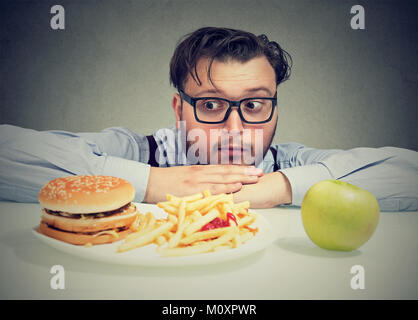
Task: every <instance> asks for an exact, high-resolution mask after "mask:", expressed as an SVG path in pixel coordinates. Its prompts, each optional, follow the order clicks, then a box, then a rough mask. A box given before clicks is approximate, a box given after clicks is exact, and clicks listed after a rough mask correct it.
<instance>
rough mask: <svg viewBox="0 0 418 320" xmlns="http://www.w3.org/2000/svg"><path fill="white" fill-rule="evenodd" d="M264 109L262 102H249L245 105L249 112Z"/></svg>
mask: <svg viewBox="0 0 418 320" xmlns="http://www.w3.org/2000/svg"><path fill="white" fill-rule="evenodd" d="M262 107H263V103H262V102H260V101H248V102H247V103H246V104H245V108H246V109H248V110H249V111H257V110H260V109H262Z"/></svg>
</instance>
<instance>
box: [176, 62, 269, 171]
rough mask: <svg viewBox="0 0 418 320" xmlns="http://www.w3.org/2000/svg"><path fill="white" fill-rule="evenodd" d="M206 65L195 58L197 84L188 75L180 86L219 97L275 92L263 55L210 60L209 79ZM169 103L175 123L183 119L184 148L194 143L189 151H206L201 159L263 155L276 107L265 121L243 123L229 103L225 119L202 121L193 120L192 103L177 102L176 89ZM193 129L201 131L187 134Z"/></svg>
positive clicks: (234, 161)
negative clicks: (185, 136) (185, 139)
mask: <svg viewBox="0 0 418 320" xmlns="http://www.w3.org/2000/svg"><path fill="white" fill-rule="evenodd" d="M208 66H209V60H208V59H205V58H202V59H200V60H199V61H198V63H197V68H196V69H197V74H198V76H199V79H200V81H201V85H199V84H198V83H197V82H196V81H195V80H194V79H193V78H192V77H190V76H189V77H188V79H187V81H186V84H185V87H184V92H185V93H186V94H187V95H189V96H191V97H193V98H199V97H219V98H224V99H228V100H232V101H239V100H242V99H246V98H251V97H266V98H272V97H273V96H274V94H275V92H276V78H275V73H274V70H273V68H272V66H271V65H270V63H269V62H268V60H267V58H266V57H265V56H261V57H256V58H253V59H251V60H249V61H247V62H244V63H241V62H239V61H236V60H232V59H229V60H227V61H225V62H221V61H218V60H214V61H213V63H212V66H211V80H212V81H210V80H209V79H208V76H207V70H208ZM172 106H173V109H174V111H175V115H176V120H177V123H178V121H180V120H182V121H185V124H186V132H187V137H188V138H187V139H188V140H187V150H189V149H191V148H192V147H193V146H194V147H193V149H192V150H193V153H194V151H195V150H197V154H196V156H200V155H199V152H206V157H205V159H207V161H208V162H211V163H223V164H225V163H229V164H247V165H249V164H254V160H253V163H248V159H254V158H258V159H260V156H261V158H263V157H264V155H265V153H266V152H267V150H268V148H269V146H270V144H271V141H272V139H273V136H274V133H275V128H276V123H277V109H276V108H275V110H274V113H273V117H272V119H271V120H270V121H269V122H267V123H262V124H248V123H245V122H243V121H242V120H241V118H240V116H239V113H238V110H237V108H235V107H233V108H232V111H231V113H230V114H229V117H228V119H227V120H226V121H225V122H223V123H219V124H205V123H200V122H198V121H197V120H196V118H195V115H194V110H193V107H192V106H191V105H190V104H189V103H187V102H186V101H183V105H181V99H180V96H179V94H178V93H176V94H174V97H173V101H172ZM192 130H193V131H192ZM195 132H200V133H203V135H202V134H199V135H196V134H190V135H189V133H195ZM214 133H215V134H214ZM219 133H221V134H220V135H219ZM190 136H191V137H192V140H191V141H190ZM196 136H199V137H198V138H196ZM193 137H195V138H193ZM211 137H212V138H211ZM200 140H203V141H200ZM196 146H198V147H197V148H196ZM199 146H200V147H199ZM202 150H203V151H202ZM261 152H262V155H261ZM211 153H212V154H211ZM256 153H258V155H257V154H256ZM188 156H189V154H188ZM249 156H250V157H249ZM237 159H238V161H237ZM244 159H245V161H244ZM214 160H215V161H214ZM225 161H226V162H225Z"/></svg>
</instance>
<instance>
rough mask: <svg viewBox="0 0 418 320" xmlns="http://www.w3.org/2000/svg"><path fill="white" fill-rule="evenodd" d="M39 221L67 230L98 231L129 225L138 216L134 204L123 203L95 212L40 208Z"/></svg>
mask: <svg viewBox="0 0 418 320" xmlns="http://www.w3.org/2000/svg"><path fill="white" fill-rule="evenodd" d="M42 211H43V213H42V217H41V221H42V222H44V223H46V224H47V225H48V226H51V227H54V228H56V229H59V230H65V231H69V232H77V233H78V232H93V233H95V232H99V231H102V230H109V229H117V228H122V227H127V226H130V225H131V224H132V223H133V222H134V221H135V220H136V219H137V216H138V210H137V208H136V207H135V205H133V204H132V205H131V204H128V205H125V206H123V207H122V208H120V209H118V210H113V211H108V212H105V213H104V215H102V214H103V212H101V213H95V214H71V216H68V215H69V214H68V213H64V214H63V213H62V212H54V213H52V214H51V213H49V212H48V211H50V210H48V211H47V210H46V209H43V210H42Z"/></svg>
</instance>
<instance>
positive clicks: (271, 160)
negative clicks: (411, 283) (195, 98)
mask: <svg viewBox="0 0 418 320" xmlns="http://www.w3.org/2000/svg"><path fill="white" fill-rule="evenodd" d="M153 137H154V139H155V141H156V143H157V145H158V147H159V151H160V154H163V155H164V156H165V157H166V159H165V164H163V166H173V165H188V164H189V163H188V162H187V159H185V156H184V148H183V147H184V146H183V145H182V143H181V142H179V141H180V139H176V138H175V139H172V138H173V137H176V130H175V129H160V130H158V131H156V132H154V134H153ZM272 148H273V149H274V150H275V152H274V153H276V154H277V155H276V157H274V155H273V152H272V150H271V149H270V150H269V151H268V152H267V154H266V155H265V157H264V159H263V161H262V162H261V163H260V164H259V165H258V167H261V168H262V169H263V170H264V172H265V173H269V172H273V171H274V168H275V165H276V168H278V169H279V170H280V171H281V172H282V173H283V174H284V175H286V177H287V178H288V180H289V182H290V185H291V188H292V204H293V205H296V206H300V205H301V203H302V200H303V197H304V195H305V193H306V192H307V191H308V189H309V188H310V187H311V186H312V185H313V184H315V183H316V182H319V181H321V180H326V179H339V180H343V181H346V182H349V183H352V184H354V185H357V186H359V187H361V188H363V189H366V190H369V191H370V192H372V193H373V194H374V195H375V197H376V198H377V200H378V202H379V206H380V209H381V210H382V211H401V210H418V152H415V151H412V150H408V149H401V148H395V147H383V148H355V149H351V150H320V149H312V148H308V147H306V146H303V145H301V144H298V143H285V144H276V145H272ZM149 159H150V146H149V142H148V139H147V138H146V136H144V135H141V134H137V133H134V132H132V131H130V130H128V129H126V128H119V127H117V128H108V129H105V130H103V131H102V132H99V133H71V132H65V131H42V132H40V131H35V130H31V129H25V128H20V127H15V126H11V125H0V200H10V201H18V202H37V198H38V193H39V190H40V189H41V188H42V186H43V185H44V184H45V183H47V182H48V181H50V180H52V179H55V178H58V177H63V176H68V175H109V176H117V177H120V178H124V179H126V180H128V181H130V182H131V183H132V185H133V186H134V187H135V190H136V197H135V201H138V202H141V201H143V199H144V196H145V191H146V188H147V183H148V176H149V172H150V165H149V164H147V163H148V162H149Z"/></svg>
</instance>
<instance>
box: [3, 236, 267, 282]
mask: <svg viewBox="0 0 418 320" xmlns="http://www.w3.org/2000/svg"><path fill="white" fill-rule="evenodd" d="M0 243H2V244H4V245H6V246H8V247H10V248H12V249H13V252H14V254H15V255H16V257H17V258H18V259H19V260H23V261H24V262H26V263H29V264H32V265H36V266H41V267H46V268H48V269H50V268H51V267H52V266H53V265H62V266H63V267H64V268H65V270H69V271H74V272H82V273H91V274H102V275H113V276H114V275H118V276H127V277H132V276H141V277H143V276H150V277H156V276H157V277H178V276H190V277H198V276H201V275H208V274H219V273H232V272H236V271H237V269H241V268H246V267H248V266H250V265H252V264H254V263H256V262H257V261H259V260H260V259H261V258H262V257H263V256H264V252H265V250H262V251H260V252H256V253H254V254H251V255H248V256H246V257H242V258H237V259H235V260H233V261H226V262H221V263H216V264H209V265H198V266H170V267H164V266H127V265H119V264H111V263H103V262H99V261H93V260H89V259H87V258H82V257H77V256H73V255H70V254H67V253H65V252H61V251H59V250H57V249H55V248H53V247H50V246H48V245H46V244H44V243H43V242H41V241H40V240H39V239H37V238H36V237H35V236H34V235H33V234H32V230H31V229H26V230H19V231H10V232H8V233H3V234H2V235H1V236H0Z"/></svg>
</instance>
